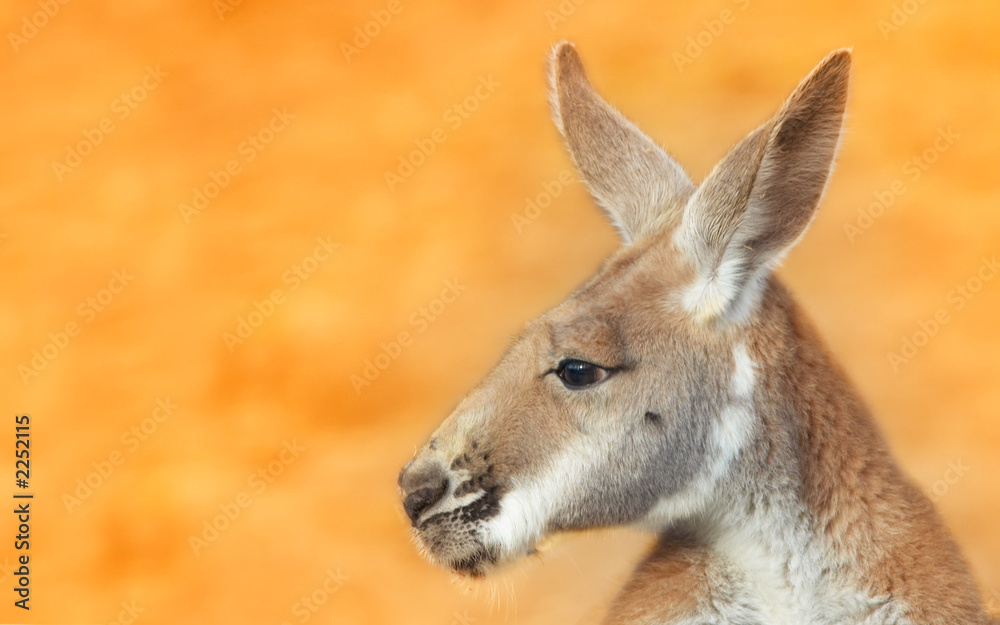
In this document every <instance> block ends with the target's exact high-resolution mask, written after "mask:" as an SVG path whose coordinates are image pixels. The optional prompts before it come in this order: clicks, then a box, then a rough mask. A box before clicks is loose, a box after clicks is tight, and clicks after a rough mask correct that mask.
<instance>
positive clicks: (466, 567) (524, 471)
mask: <svg viewBox="0 0 1000 625" xmlns="http://www.w3.org/2000/svg"><path fill="white" fill-rule="evenodd" d="M849 71H850V53H849V52H848V51H846V50H839V51H836V52H833V53H832V54H830V55H829V56H828V57H827V58H826V59H824V60H823V61H822V62H821V63H820V64H819V65H818V66H817V67H816V68H815V69H814V70H813V71H812V73H811V74H809V76H807V77H806V78H805V79H804V80H803V81H802V83H801V84H800V85H799V87H798V88H797V89H796V90H795V92H794V93H793V94H792V95H791V97H790V98H789V99H788V100H787V101H786V102H785V104H784V106H783V107H782V108H781V109H780V110H779V112H778V113H777V114H776V115H775V116H774V117H773V118H772V119H771V120H769V121H768V122H766V123H765V124H764V125H762V126H760V127H759V128H757V129H756V130H754V131H753V132H751V133H750V134H749V135H748V136H747V137H746V138H745V139H743V140H742V141H741V142H740V143H739V144H737V145H736V147H735V148H733V150H732V151H731V152H730V153H729V154H728V155H727V156H726V157H725V158H724V159H723V160H722V161H721V162H720V163H719V164H718V165H717V166H716V167H715V169H714V170H713V171H712V172H711V174H709V176H708V177H707V178H706V180H705V181H704V182H703V183H702V184H701V185H700V186H695V185H694V184H693V183H692V182H691V180H690V179H689V178H688V176H687V175H686V174H685V173H684V171H683V169H682V168H681V167H680V166H679V165H677V164H676V163H675V162H674V161H673V160H672V158H671V157H670V156H669V155H668V154H667V153H666V152H664V151H663V150H662V149H661V148H660V147H658V146H657V145H656V143H654V142H653V141H652V140H651V139H649V138H648V137H647V136H645V135H644V134H643V133H642V132H640V131H639V130H638V129H637V128H636V127H635V126H634V125H632V124H631V123H630V122H629V121H628V120H627V119H625V118H624V117H623V116H622V115H621V114H620V113H618V112H617V111H616V110H615V109H613V108H612V107H611V106H609V105H608V104H607V103H606V102H605V101H604V100H602V99H601V98H600V97H599V96H598V95H597V94H596V93H595V92H594V91H593V89H592V88H591V86H590V83H589V82H588V79H587V76H586V73H585V72H584V69H583V65H582V63H581V61H580V57H579V56H578V54H577V52H576V49H575V48H574V47H573V46H572V45H571V44H566V43H564V44H560V45H559V46H557V47H556V48H555V50H554V52H553V54H552V57H551V61H550V73H551V83H552V87H551V96H552V107H553V115H554V118H555V122H556V125H557V126H558V128H559V130H560V132H561V133H562V135H563V137H564V138H565V141H566V144H567V146H568V148H569V151H570V154H571V155H572V158H573V161H574V162H575V164H576V166H577V168H578V169H579V171H580V172H581V174H582V175H583V178H584V179H585V181H586V183H587V185H588V187H589V189H590V191H591V193H592V194H593V196H594V198H595V199H596V200H597V202H598V203H599V204H600V205H601V206H602V207H603V209H604V210H605V212H606V213H607V215H608V217H609V219H610V220H611V222H612V223H613V224H614V225H615V227H616V228H617V229H618V231H619V232H620V234H621V238H622V241H623V246H622V248H621V249H620V250H618V251H617V252H616V253H615V254H614V255H613V256H612V257H611V258H610V259H609V260H608V261H607V262H606V263H605V264H604V266H603V267H602V268H601V269H600V270H599V271H598V272H597V274H596V275H595V276H594V277H593V278H591V279H590V281H588V282H587V283H586V284H585V285H584V286H583V287H581V288H580V289H579V290H578V291H577V292H575V293H573V294H572V295H570V297H569V298H568V299H567V300H566V301H564V302H563V303H562V304H560V305H559V306H557V307H556V308H554V309H553V310H551V311H549V312H548V313H546V314H544V315H542V316H541V317H539V318H538V319H536V320H534V321H532V322H530V323H529V324H528V325H527V326H526V327H525V328H524V330H523V332H522V333H521V335H520V336H519V337H518V339H517V340H516V341H515V342H514V344H513V345H512V346H511V347H510V349H509V350H508V351H507V353H506V354H505V355H504V356H503V358H502V359H501V360H500V362H499V363H498V364H497V365H496V367H495V368H494V369H493V370H492V371H491V372H490V373H489V374H488V375H487V376H486V378H485V379H484V380H483V381H482V382H481V383H480V384H479V386H477V387H476V388H475V389H473V391H472V392H471V393H470V394H469V395H468V396H467V397H466V398H465V399H463V400H462V401H461V402H460V403H459V405H458V407H457V408H456V409H455V411H454V412H453V413H452V414H451V415H450V416H449V417H448V418H447V419H446V420H445V421H444V423H442V424H441V426H440V427H439V428H438V429H437V431H436V432H435V433H434V434H433V435H432V437H431V439H430V441H429V442H428V443H427V444H426V445H425V446H424V447H423V448H421V449H420V450H419V451H418V453H417V454H416V457H415V458H414V459H413V460H412V461H411V462H410V463H409V464H407V466H406V467H405V468H404V469H403V471H402V473H401V474H400V476H399V485H400V488H401V491H402V496H403V499H404V508H405V510H406V513H407V515H408V516H409V517H410V519H411V521H412V523H413V528H414V532H415V535H416V537H417V542H418V544H419V545H420V546H421V548H422V549H423V550H424V551H425V552H426V553H427V554H428V555H429V556H430V557H431V558H432V559H433V560H435V561H437V562H438V563H440V564H442V565H444V566H446V567H449V568H451V569H453V570H456V571H459V572H464V573H468V574H471V575H481V574H483V573H485V572H487V571H488V570H489V569H490V568H491V567H492V566H493V565H496V564H499V563H501V562H504V561H509V560H513V559H516V558H519V557H521V556H523V555H526V554H529V553H531V552H532V551H533V549H534V546H535V544H536V543H537V542H538V541H539V540H540V539H541V538H543V537H544V536H545V535H546V534H548V533H551V532H555V531H559V530H572V529H585V528H593V527H602V526H610V525H622V524H647V525H653V526H662V525H664V524H667V523H671V522H674V521H677V520H681V519H684V518H687V517H691V516H692V515H696V514H698V513H699V511H701V510H704V509H705V508H706V507H708V506H710V505H711V504H712V502H713V498H714V497H715V496H716V494H715V493H716V490H717V489H715V488H714V487H715V486H716V485H717V483H718V481H719V480H720V479H721V478H722V476H723V475H724V474H725V473H726V470H727V468H728V467H729V464H730V462H732V460H733V459H734V458H735V457H736V456H737V455H738V454H739V452H740V451H741V449H742V448H743V447H744V446H745V445H747V444H748V441H750V440H751V439H752V438H753V437H754V436H755V435H759V434H760V432H761V431H762V429H763V428H764V425H763V423H762V422H761V417H760V416H759V415H757V413H756V412H755V411H754V410H753V408H752V402H753V394H754V385H755V376H756V375H757V374H758V372H757V370H756V366H755V363H754V361H753V359H752V356H751V354H749V353H748V350H747V340H748V337H749V336H750V335H751V333H752V332H754V331H755V330H754V329H755V327H756V326H759V325H760V323H761V321H760V317H761V314H760V311H761V310H762V308H763V307H764V306H765V305H766V304H767V302H768V298H769V297H777V295H775V287H774V283H773V279H772V278H771V277H770V273H771V271H772V269H773V268H774V266H775V265H776V263H777V262H778V261H779V260H780V259H781V258H782V256H783V255H784V254H785V253H786V252H787V251H788V250H789V249H790V248H791V246H792V245H793V244H794V243H795V242H796V241H797V240H798V239H799V237H800V236H801V235H802V234H803V232H804V231H805V229H806V227H807V226H808V224H809V222H810V221H811V220H812V218H813V215H814V213H815V210H816V207H817V205H818V203H819V201H820V198H821V196H822V195H823V191H824V188H825V185H826V181H827V178H828V176H829V173H830V169H831V167H832V164H833V160H834V155H835V152H836V149H837V144H838V140H839V137H840V129H841V124H842V120H843V116H844V108H845V103H846V99H847V83H848V75H849Z"/></svg>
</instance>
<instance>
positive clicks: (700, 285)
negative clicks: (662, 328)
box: [681, 259, 741, 323]
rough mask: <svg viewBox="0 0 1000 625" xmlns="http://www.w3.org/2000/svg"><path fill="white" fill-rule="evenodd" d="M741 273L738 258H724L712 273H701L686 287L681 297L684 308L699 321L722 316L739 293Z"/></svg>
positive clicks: (702, 321)
mask: <svg viewBox="0 0 1000 625" xmlns="http://www.w3.org/2000/svg"><path fill="white" fill-rule="evenodd" d="M740 275H741V268H740V267H739V262H737V260H736V259H726V260H723V261H722V263H721V264H720V265H719V267H718V269H717V270H716V271H715V272H714V273H712V274H708V275H704V274H699V275H698V276H697V277H696V278H695V281H694V283H693V284H691V285H689V286H688V287H687V288H686V289H684V294H683V296H682V299H681V301H682V302H683V304H684V309H685V310H686V311H687V312H688V313H690V314H691V316H693V317H694V318H695V320H696V321H698V322H699V323H704V322H706V321H709V320H711V319H715V318H717V317H721V316H722V315H723V314H724V313H725V312H726V310H727V309H728V308H729V306H730V304H731V303H732V301H733V300H734V299H735V298H736V297H737V295H738V290H739V285H740V280H739V277H740Z"/></svg>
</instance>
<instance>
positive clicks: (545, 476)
mask: <svg viewBox="0 0 1000 625" xmlns="http://www.w3.org/2000/svg"><path fill="white" fill-rule="evenodd" d="M612 443H613V442H612V441H610V440H608V439H606V438H601V437H597V436H590V437H587V438H583V437H578V438H575V439H574V440H572V441H571V442H569V444H567V446H566V447H565V448H564V449H563V450H562V451H560V452H559V453H558V454H557V455H556V456H555V457H554V458H553V459H552V460H551V461H550V462H549V463H548V464H547V466H546V467H545V468H544V469H543V470H542V471H541V473H540V474H539V475H537V476H535V477H531V478H529V479H527V480H523V481H517V480H515V481H513V482H512V484H511V490H510V491H508V492H507V494H506V495H504V496H503V498H502V499H501V500H500V512H499V513H498V514H497V515H496V516H495V517H493V518H492V519H490V520H488V521H487V522H486V523H485V525H484V528H483V530H484V531H483V539H484V542H485V543H486V545H487V546H490V547H494V548H496V549H498V550H500V551H501V553H503V554H504V555H505V556H521V555H524V554H526V553H528V552H530V551H531V549H533V548H534V546H535V544H536V543H537V542H538V541H539V540H541V539H542V538H544V537H545V535H546V534H547V533H548V530H549V527H548V526H549V522H550V521H551V519H552V517H553V516H554V515H555V514H556V513H557V512H558V511H559V509H560V508H562V507H563V506H565V505H568V504H571V503H572V502H573V501H574V500H575V499H576V498H577V497H578V496H579V495H580V491H581V490H582V489H583V488H584V487H585V485H586V481H587V478H588V477H589V476H590V475H593V474H595V473H600V472H601V471H602V470H604V469H603V466H602V465H604V464H606V463H607V459H608V458H610V457H612V454H610V453H608V452H607V450H609V449H611V447H612Z"/></svg>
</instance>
